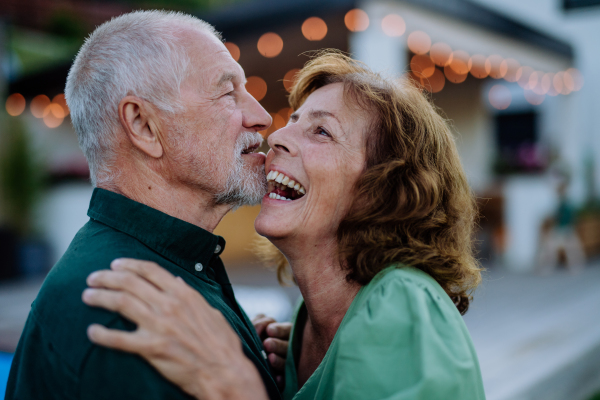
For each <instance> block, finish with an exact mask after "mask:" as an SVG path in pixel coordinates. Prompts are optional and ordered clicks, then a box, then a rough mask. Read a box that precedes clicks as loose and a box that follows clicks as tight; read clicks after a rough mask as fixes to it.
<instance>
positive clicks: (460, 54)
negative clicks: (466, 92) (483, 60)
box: [449, 50, 471, 75]
mask: <svg viewBox="0 0 600 400" xmlns="http://www.w3.org/2000/svg"><path fill="white" fill-rule="evenodd" d="M470 58H471V57H469V53H467V52H466V51H463V50H457V51H453V52H452V61H450V64H449V66H450V68H452V69H453V70H454V72H456V73H457V74H458V75H466V74H468V73H469V60H470Z"/></svg>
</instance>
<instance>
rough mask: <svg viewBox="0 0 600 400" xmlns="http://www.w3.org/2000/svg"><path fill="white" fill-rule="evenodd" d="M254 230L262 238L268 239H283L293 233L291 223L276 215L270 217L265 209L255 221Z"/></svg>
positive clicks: (262, 209)
mask: <svg viewBox="0 0 600 400" xmlns="http://www.w3.org/2000/svg"><path fill="white" fill-rule="evenodd" d="M254 229H255V230H256V233H258V234H259V235H260V236H264V237H266V238H268V239H282V238H285V237H286V236H289V235H290V233H291V232H290V224H289V221H283V220H282V219H281V218H279V217H277V216H275V215H270V213H269V212H268V210H265V208H264V207H263V208H261V210H260V213H258V216H257V217H256V219H255V220H254Z"/></svg>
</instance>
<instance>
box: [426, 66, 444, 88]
mask: <svg viewBox="0 0 600 400" xmlns="http://www.w3.org/2000/svg"><path fill="white" fill-rule="evenodd" d="M445 84H446V78H445V77H444V73H443V72H442V71H440V70H439V69H437V68H434V70H433V74H431V76H430V77H429V78H421V85H423V87H424V88H425V90H427V91H428V92H431V93H437V92H441V91H442V89H443V88H444V85H445Z"/></svg>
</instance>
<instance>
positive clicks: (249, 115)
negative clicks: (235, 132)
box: [242, 92, 273, 132]
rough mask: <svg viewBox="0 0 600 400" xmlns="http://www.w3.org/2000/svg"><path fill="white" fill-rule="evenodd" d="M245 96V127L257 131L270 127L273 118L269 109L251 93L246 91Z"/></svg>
mask: <svg viewBox="0 0 600 400" xmlns="http://www.w3.org/2000/svg"><path fill="white" fill-rule="evenodd" d="M244 97H245V100H244V109H243V110H242V112H243V121H242V123H243V125H244V127H245V128H247V129H251V130H253V131H257V132H258V131H264V130H265V129H267V128H269V127H270V126H271V124H272V123H273V119H272V118H271V116H270V115H269V113H268V112H267V110H265V109H264V108H263V106H261V105H260V103H259V102H258V101H257V100H256V99H255V98H254V97H253V96H252V95H251V94H250V93H248V92H246V93H244Z"/></svg>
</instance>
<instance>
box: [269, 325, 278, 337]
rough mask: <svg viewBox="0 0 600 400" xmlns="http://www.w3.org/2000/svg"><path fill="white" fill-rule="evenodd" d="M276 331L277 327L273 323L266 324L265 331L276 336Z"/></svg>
mask: <svg viewBox="0 0 600 400" xmlns="http://www.w3.org/2000/svg"><path fill="white" fill-rule="evenodd" d="M277 332H279V329H278V328H277V327H276V326H273V325H269V326H267V333H268V334H269V335H270V336H277Z"/></svg>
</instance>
